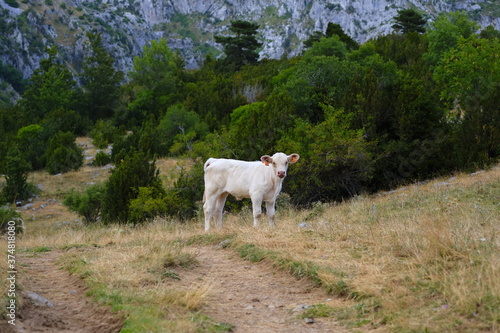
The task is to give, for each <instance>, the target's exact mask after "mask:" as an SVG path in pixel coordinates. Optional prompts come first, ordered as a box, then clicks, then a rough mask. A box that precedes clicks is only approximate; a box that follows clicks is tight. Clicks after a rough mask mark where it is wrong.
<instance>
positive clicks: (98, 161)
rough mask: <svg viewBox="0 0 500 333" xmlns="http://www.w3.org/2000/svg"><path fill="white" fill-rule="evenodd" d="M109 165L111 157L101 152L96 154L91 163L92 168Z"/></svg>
mask: <svg viewBox="0 0 500 333" xmlns="http://www.w3.org/2000/svg"><path fill="white" fill-rule="evenodd" d="M109 163H111V156H110V155H108V154H106V153H105V152H103V151H100V152H97V154H96V155H95V158H94V161H93V162H92V165H93V166H105V165H106V164H109Z"/></svg>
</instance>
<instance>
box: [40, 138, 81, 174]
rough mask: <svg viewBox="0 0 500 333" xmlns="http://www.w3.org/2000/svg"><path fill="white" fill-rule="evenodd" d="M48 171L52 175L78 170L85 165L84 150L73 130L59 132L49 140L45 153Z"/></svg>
mask: <svg viewBox="0 0 500 333" xmlns="http://www.w3.org/2000/svg"><path fill="white" fill-rule="evenodd" d="M45 158H46V159H47V166H46V169H47V172H48V173H50V174H51V175H55V174H57V173H64V172H68V171H70V170H77V169H79V168H80V167H81V166H82V165H83V151H82V149H81V148H79V147H78V146H77V145H76V143H75V135H74V134H73V133H71V132H61V131H59V132H57V133H56V134H55V135H54V136H53V137H52V138H51V139H50V141H49V147H48V149H47V151H46V153H45Z"/></svg>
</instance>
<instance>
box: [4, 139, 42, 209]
mask: <svg viewBox="0 0 500 333" xmlns="http://www.w3.org/2000/svg"><path fill="white" fill-rule="evenodd" d="M30 170H31V165H30V164H29V163H28V162H26V160H25V159H24V157H23V156H22V155H21V152H20V151H19V149H17V147H13V148H12V149H11V150H10V151H9V154H8V155H7V158H6V170H5V186H4V187H3V188H2V192H1V194H0V202H9V203H15V202H16V201H23V200H26V199H28V198H29V197H31V196H32V195H33V194H34V188H33V186H32V185H30V184H29V183H28V181H27V179H28V172H29V171H30Z"/></svg>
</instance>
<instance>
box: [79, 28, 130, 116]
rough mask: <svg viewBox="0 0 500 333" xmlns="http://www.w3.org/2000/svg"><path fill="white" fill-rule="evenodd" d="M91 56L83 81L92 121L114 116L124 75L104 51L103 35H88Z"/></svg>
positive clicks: (84, 68)
mask: <svg viewBox="0 0 500 333" xmlns="http://www.w3.org/2000/svg"><path fill="white" fill-rule="evenodd" d="M87 37H88V39H89V43H90V54H89V56H88V57H86V58H85V60H84V62H83V68H82V69H83V71H82V74H81V81H82V85H83V88H84V96H85V101H86V109H87V112H88V113H89V118H90V119H92V120H97V119H102V118H109V117H111V116H113V106H114V103H115V101H116V100H117V98H118V94H119V91H120V83H121V81H122V80H123V77H124V74H123V72H121V71H117V70H116V69H115V68H114V67H113V64H114V59H113V58H112V57H111V55H110V54H109V53H108V52H107V51H106V50H105V49H104V45H103V42H102V38H101V34H99V33H90V32H89V33H87Z"/></svg>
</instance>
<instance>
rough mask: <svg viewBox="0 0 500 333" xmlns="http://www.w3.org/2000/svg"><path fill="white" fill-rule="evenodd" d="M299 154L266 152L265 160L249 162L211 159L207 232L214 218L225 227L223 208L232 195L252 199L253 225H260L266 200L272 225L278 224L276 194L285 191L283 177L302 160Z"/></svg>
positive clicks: (207, 173)
mask: <svg viewBox="0 0 500 333" xmlns="http://www.w3.org/2000/svg"><path fill="white" fill-rule="evenodd" d="M299 157H300V156H299V155H298V154H291V155H288V156H287V155H285V154H283V153H276V154H274V155H273V156H272V157H271V156H268V155H264V156H262V157H261V158H260V160H261V161H256V162H245V161H238V160H231V159H223V158H220V159H216V158H209V159H208V160H207V161H206V162H205V167H204V170H205V193H204V194H203V200H204V202H205V203H204V204H203V210H204V211H205V231H208V230H210V220H211V219H212V217H214V219H215V222H216V224H217V227H218V228H221V227H222V211H223V209H224V203H225V202H226V198H227V195H228V194H232V195H234V196H235V197H236V199H238V200H240V199H242V198H250V199H252V206H253V225H254V227H257V225H258V224H259V217H260V215H261V214H262V208H261V206H262V201H264V202H265V203H266V213H267V217H268V218H269V225H274V214H275V202H276V197H277V196H278V194H279V193H280V191H281V184H282V183H283V178H285V176H286V171H287V169H288V165H289V164H290V163H295V162H297V161H298V159H299Z"/></svg>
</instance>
